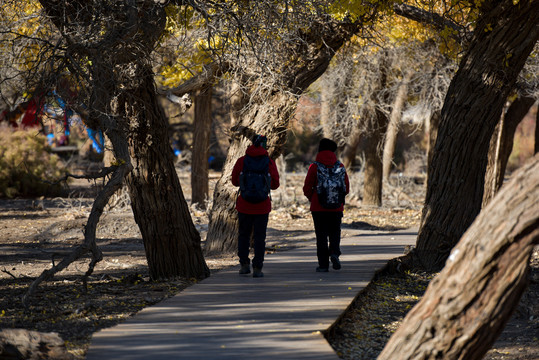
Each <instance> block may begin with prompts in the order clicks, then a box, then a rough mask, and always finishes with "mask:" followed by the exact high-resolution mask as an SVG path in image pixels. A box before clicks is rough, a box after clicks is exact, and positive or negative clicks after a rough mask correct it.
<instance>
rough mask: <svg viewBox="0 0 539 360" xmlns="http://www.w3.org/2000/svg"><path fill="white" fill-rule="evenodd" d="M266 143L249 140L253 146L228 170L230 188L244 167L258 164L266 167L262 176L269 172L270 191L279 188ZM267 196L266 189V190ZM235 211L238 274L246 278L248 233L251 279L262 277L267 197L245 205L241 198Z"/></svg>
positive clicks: (259, 139) (236, 183) (268, 207)
mask: <svg viewBox="0 0 539 360" xmlns="http://www.w3.org/2000/svg"><path fill="white" fill-rule="evenodd" d="M266 144H267V139H266V137H265V136H263V135H256V136H255V137H254V138H253V144H252V145H250V146H249V147H248V148H247V150H246V151H245V156H242V157H241V158H239V159H238V161H236V164H235V165H234V169H233V170H232V184H233V185H234V186H240V182H241V180H242V179H241V176H242V175H241V174H242V172H243V171H244V170H246V169H244V163H249V164H251V163H252V162H258V161H261V162H263V163H264V164H267V165H265V166H267V170H266V169H264V175H267V173H268V172H269V174H270V176H271V180H270V184H269V185H270V186H269V187H270V188H271V190H275V189H277V188H278V187H279V172H278V171H277V166H276V165H275V162H274V161H273V160H272V159H271V158H269V156H268V151H267V150H266V148H267V145H266ZM268 192H269V189H268ZM236 210H237V211H238V219H239V235H238V257H239V259H240V264H241V269H240V271H239V273H240V274H249V273H250V272H251V269H250V259H249V245H250V239H251V233H253V238H254V258H253V277H262V276H264V273H263V272H262V266H263V264H264V252H265V250H266V230H267V226H268V218H269V213H270V211H271V197H270V196H269V193H268V196H267V197H266V198H265V199H264V200H262V201H260V202H256V203H253V202H249V201H247V200H246V199H245V198H244V196H242V194H241V187H240V194H239V195H238V199H237V200H236Z"/></svg>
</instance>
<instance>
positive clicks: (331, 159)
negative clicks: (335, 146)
mask: <svg viewBox="0 0 539 360" xmlns="http://www.w3.org/2000/svg"><path fill="white" fill-rule="evenodd" d="M316 161H318V162H319V163H322V164H324V165H326V166H333V165H335V163H336V162H337V155H335V153H334V152H333V151H330V150H324V151H320V152H319V153H318V154H317V155H316Z"/></svg>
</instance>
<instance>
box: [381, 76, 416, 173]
mask: <svg viewBox="0 0 539 360" xmlns="http://www.w3.org/2000/svg"><path fill="white" fill-rule="evenodd" d="M410 77H411V73H409V74H407V75H406V76H405V77H404V79H403V80H402V83H401V84H400V85H399V88H398V89H397V95H396V96H395V101H393V106H392V110H391V115H390V116H389V124H388V125H387V131H386V136H385V143H384V156H383V160H382V162H383V176H384V180H386V181H388V182H389V174H390V173H391V165H393V155H394V154H395V147H396V145H397V135H398V134H399V123H400V121H401V119H402V109H403V108H404V104H405V103H406V97H407V95H408V82H409V81H410Z"/></svg>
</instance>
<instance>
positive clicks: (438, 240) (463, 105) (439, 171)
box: [416, 0, 539, 270]
mask: <svg viewBox="0 0 539 360" xmlns="http://www.w3.org/2000/svg"><path fill="white" fill-rule="evenodd" d="M489 6H490V8H488V7H489ZM483 9H486V12H484V13H483V15H481V16H480V18H479V19H478V23H477V28H476V30H475V32H474V37H473V39H472V41H471V43H470V45H469V47H468V50H467V53H466V54H465V56H464V57H463V59H462V61H461V63H460V66H459V70H458V71H457V74H456V75H455V77H454V78H453V80H452V81H451V85H450V87H449V90H448V93H447V96H446V100H445V103H444V106H443V108H442V112H441V119H440V129H439V133H438V137H437V140H436V145H435V149H434V154H433V158H432V163H431V166H430V167H429V171H428V185H427V194H426V199H425V205H424V208H423V214H422V221H421V226H420V230H419V235H418V239H417V247H416V255H418V256H419V259H420V261H421V262H422V264H423V266H425V267H426V268H427V269H429V270H436V269H440V268H442V267H443V266H444V263H445V260H446V259H447V257H448V256H449V253H450V251H451V249H452V248H453V246H454V245H455V244H456V243H457V241H458V239H460V237H461V236H462V234H464V232H465V231H466V229H467V228H468V227H469V226H470V225H471V223H472V222H473V221H474V219H475V217H476V216H477V214H478V213H479V211H480V209H481V203H482V199H483V185H484V177H485V169H486V163H487V154H488V148H489V142H490V139H491V137H492V134H493V132H494V129H495V127H496V124H497V123H498V120H499V119H500V115H501V111H502V108H503V105H504V103H505V101H506V99H507V96H508V94H509V92H510V91H511V89H512V88H513V86H514V83H515V80H516V78H517V76H518V74H519V72H520V70H521V69H522V67H523V65H524V62H525V61H526V59H527V57H528V55H529V54H530V52H531V51H532V49H533V47H534V45H535V43H536V41H537V39H538V37H539V25H538V24H539V2H538V1H530V0H525V1H520V2H518V4H517V5H513V2H512V1H511V0H504V1H500V2H494V3H493V2H490V1H489V2H487V3H483ZM491 26H493V29H492V30H490V27H491ZM515 29H519V30H518V32H515ZM509 55H510V56H509Z"/></svg>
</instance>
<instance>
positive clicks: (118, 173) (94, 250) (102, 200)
mask: <svg viewBox="0 0 539 360" xmlns="http://www.w3.org/2000/svg"><path fill="white" fill-rule="evenodd" d="M132 168H133V167H132V165H131V164H130V163H125V164H123V165H121V166H119V167H117V168H116V170H115V171H114V174H113V175H112V177H111V179H110V180H109V181H108V183H107V184H106V185H105V187H104V188H103V190H101V192H100V193H99V194H98V195H97V197H96V199H95V201H94V204H93V206H92V211H91V212H90V216H89V217H88V223H87V224H86V226H85V229H84V242H83V243H82V244H81V245H80V246H78V247H77V248H75V249H74V250H73V251H72V252H71V254H69V255H68V256H66V257H65V258H64V259H62V261H60V262H59V263H58V264H57V265H55V266H53V267H52V268H50V269H47V270H44V271H43V272H42V273H41V275H40V276H39V277H38V278H37V279H35V280H34V281H33V282H32V284H30V286H29V288H28V291H27V292H26V294H25V295H24V296H23V297H22V302H23V304H27V301H28V298H29V297H30V296H32V295H33V293H34V292H35V291H36V289H37V287H38V286H39V284H41V283H42V282H43V281H47V280H49V279H51V278H52V277H53V276H54V275H55V274H56V273H58V272H60V271H62V270H63V269H65V268H66V267H68V266H69V265H70V264H71V263H73V262H74V261H76V260H78V259H80V258H81V257H82V256H84V255H85V254H87V253H88V252H90V254H91V256H92V260H91V262H90V264H89V267H88V271H87V272H86V274H85V275H84V277H83V284H84V286H85V288H86V283H87V279H88V277H89V276H90V275H91V273H92V272H93V270H94V267H95V264H97V263H98V262H99V261H101V260H102V259H103V254H102V253H101V250H99V248H98V247H97V244H96V241H95V235H96V228H97V223H98V222H99V218H100V217H101V214H102V213H103V209H104V208H105V206H106V205H107V203H108V201H109V199H110V197H111V196H112V195H113V194H114V193H115V192H116V191H117V190H118V189H119V188H120V187H121V186H122V181H123V179H124V178H125V176H126V175H127V174H128V173H129V172H130V171H131V169H132Z"/></svg>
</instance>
